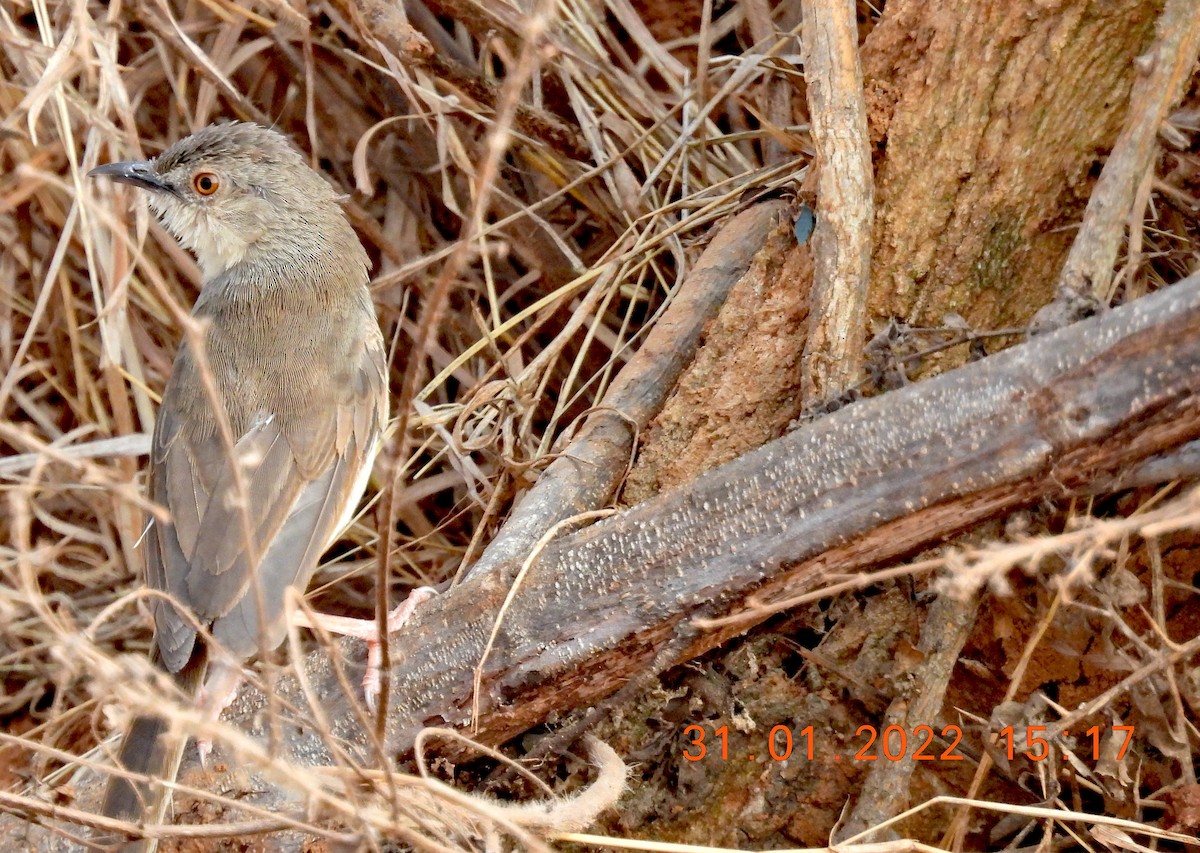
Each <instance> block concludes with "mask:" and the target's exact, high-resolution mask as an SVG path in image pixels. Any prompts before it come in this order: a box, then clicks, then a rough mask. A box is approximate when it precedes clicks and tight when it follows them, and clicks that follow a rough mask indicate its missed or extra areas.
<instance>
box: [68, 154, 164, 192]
mask: <svg viewBox="0 0 1200 853" xmlns="http://www.w3.org/2000/svg"><path fill="white" fill-rule="evenodd" d="M88 177H89V178H112V179H113V180H114V181H120V182H121V183H123V184H133V185H134V186H135V187H141V188H142V189H144V190H154V191H155V192H163V193H171V194H172V195H174V194H175V188H174V187H172V186H171V185H170V184H168V183H166V182H165V181H163V180H162V178H160V177H159V176H158V175H157V174H155V172H154V169H152V168H151V167H150V163H148V162H147V161H144V160H138V161H134V162H129V163H105V164H104V165H103V166H97V167H96V168H94V169H92V171H90V172H88Z"/></svg>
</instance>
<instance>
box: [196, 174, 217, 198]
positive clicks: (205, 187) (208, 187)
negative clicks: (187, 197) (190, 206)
mask: <svg viewBox="0 0 1200 853" xmlns="http://www.w3.org/2000/svg"><path fill="white" fill-rule="evenodd" d="M219 186H221V181H220V179H219V178H218V177H217V176H216V175H214V174H213V173H212V172H197V173H196V174H195V175H194V176H193V177H192V188H193V189H195V190H196V192H198V193H200V195H212V194H213V193H215V192H216V191H217V188H218V187H219Z"/></svg>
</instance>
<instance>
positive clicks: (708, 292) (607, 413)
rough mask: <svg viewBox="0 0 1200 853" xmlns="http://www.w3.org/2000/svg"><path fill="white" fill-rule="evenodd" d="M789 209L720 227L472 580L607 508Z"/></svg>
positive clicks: (761, 208) (751, 211)
mask: <svg viewBox="0 0 1200 853" xmlns="http://www.w3.org/2000/svg"><path fill="white" fill-rule="evenodd" d="M786 207H787V205H785V204H784V203H782V202H779V201H769V202H766V203H763V204H756V205H754V206H752V207H750V208H747V209H746V210H743V211H742V212H740V213H738V214H737V215H736V216H734V217H732V218H731V219H730V220H729V221H728V222H726V223H724V224H723V225H722V226H721V229H720V230H719V231H718V232H717V234H716V236H715V237H714V239H713V241H712V242H711V243H710V244H709V246H708V247H707V248H706V249H705V251H704V254H703V255H701V256H700V259H699V260H698V261H697V263H696V266H695V267H694V268H693V269H692V270H691V272H689V273H688V275H687V278H685V279H684V281H683V284H682V285H681V287H680V291H679V294H678V296H677V298H676V299H674V300H672V302H671V305H670V307H669V308H668V309H667V312H666V313H665V314H664V315H663V317H662V318H661V319H660V320H659V322H658V323H656V324H655V325H654V328H653V329H652V330H651V332H650V334H649V335H648V336H647V338H646V340H645V342H644V343H643V344H642V346H641V347H639V348H638V351H637V354H636V355H634V356H633V358H632V359H631V360H630V362H629V364H628V365H626V366H625V368H624V369H623V370H622V371H621V373H620V374H619V375H618V376H617V379H616V380H615V381H614V382H613V385H612V387H611V388H609V390H608V393H607V394H605V396H604V398H603V399H602V400H601V401H600V403H599V405H598V406H596V408H595V409H594V410H593V411H592V413H591V414H590V415H589V416H588V417H587V419H586V420H585V421H584V423H583V426H582V427H581V428H580V430H579V434H578V435H577V436H575V438H574V440H572V441H571V443H570V444H569V445H567V447H566V448H564V450H563V451H562V453H561V454H560V455H559V457H558V458H557V459H556V460H555V461H554V462H552V463H551V464H550V465H549V466H548V467H547V468H546V470H545V471H544V472H543V473H542V475H541V477H540V478H539V479H538V482H537V485H536V486H534V488H533V489H531V490H530V492H529V493H528V494H527V495H525V497H524V498H522V500H521V502H520V503H519V504H518V506H517V508H516V509H515V511H514V512H513V515H512V517H511V518H510V519H509V520H508V522H507V523H506V524H505V526H504V527H503V528H502V529H501V530H500V532H499V533H498V534H497V535H496V537H495V538H494V539H493V540H492V542H491V543H490V544H489V545H488V547H487V550H486V551H484V553H483V556H481V557H480V559H479V561H478V562H477V563H475V565H474V566H472V567H471V569H470V574H471V575H473V576H481V575H484V574H488V573H490V572H492V571H494V570H495V569H496V567H498V566H500V565H502V564H505V563H508V562H511V561H513V560H520V559H523V558H524V556H525V555H526V554H528V553H529V550H530V549H531V548H532V547H533V545H534V543H535V542H537V541H538V539H539V538H541V536H542V535H543V534H544V533H545V532H546V531H547V530H549V529H550V528H551V527H553V526H554V525H555V524H557V523H558V522H560V521H563V520H564V519H567V518H570V517H571V516H572V515H576V514H578V513H581V512H587V511H589V510H594V509H598V508H600V507H603V506H605V505H606V504H607V503H608V501H609V500H610V498H611V497H612V495H613V491H614V490H615V489H616V488H617V486H618V485H619V484H620V482H621V478H622V476H623V475H624V474H625V472H626V471H627V470H628V468H629V462H630V459H631V456H632V454H633V443H634V440H635V439H636V438H637V434H638V433H639V431H640V430H642V429H644V428H645V427H646V425H647V424H648V423H649V421H650V419H651V418H652V417H654V416H655V415H656V414H658V412H659V410H660V409H662V406H663V403H664V401H665V400H666V398H667V395H668V394H669V393H670V392H671V391H672V390H673V389H674V388H675V385H676V382H677V381H678V379H679V375H680V373H682V372H683V370H684V368H686V367H687V366H688V364H689V362H690V361H691V359H692V354H693V353H694V352H695V350H696V347H697V346H698V345H699V343H700V339H701V336H702V333H703V332H704V327H705V325H706V324H707V323H708V322H709V321H710V320H712V318H713V317H714V316H715V315H716V313H717V309H718V308H719V307H720V306H721V304H722V303H723V302H724V301H725V297H726V296H727V295H728V294H729V291H730V289H731V288H732V287H733V286H734V285H735V284H736V283H737V282H738V281H739V280H740V279H741V278H742V276H743V275H744V274H745V273H746V270H747V268H748V267H749V266H750V264H751V261H752V260H753V259H754V257H755V254H756V253H757V252H758V251H759V250H760V248H761V247H762V246H763V245H764V244H765V242H766V240H767V237H768V236H769V234H770V232H771V229H772V227H773V225H774V223H775V221H776V219H777V217H778V216H779V215H780V213H781V212H782V211H783V210H785V209H786Z"/></svg>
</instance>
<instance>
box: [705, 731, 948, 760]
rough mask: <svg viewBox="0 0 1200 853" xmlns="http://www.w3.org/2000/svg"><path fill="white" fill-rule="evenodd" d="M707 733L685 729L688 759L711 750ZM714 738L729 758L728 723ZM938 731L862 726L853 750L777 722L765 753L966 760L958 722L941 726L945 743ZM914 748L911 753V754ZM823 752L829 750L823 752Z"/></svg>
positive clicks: (773, 757) (718, 750)
mask: <svg viewBox="0 0 1200 853" xmlns="http://www.w3.org/2000/svg"><path fill="white" fill-rule="evenodd" d="M707 735H708V733H707V732H706V731H705V730H704V727H703V726H699V725H696V724H692V725H690V726H687V727H686V728H685V729H684V730H683V736H684V738H685V739H688V745H687V746H686V747H685V748H684V750H683V757H684V758H685V759H687V760H688V761H700V760H701V759H703V758H704V757H705V756H707V755H708V754H709V752H710V742H709V741H708V737H707ZM712 735H713V739H712V742H711V744H712V745H711V750H712V751H713V752H715V754H717V755H719V756H720V758H721V760H722V761H728V760H729V726H716V727H714V728H713V730H712ZM937 737H938V733H937V732H935V731H934V728H933V727H932V726H924V725H922V726H916V727H915V728H913V729H912V731H911V732H910V731H907V730H906V729H904V728H903V727H901V726H887V727H886V728H884V730H883V731H882V732H880V731H879V730H878V729H877V728H876V727H875V726H870V725H864V726H859V727H858V730H857V731H855V733H854V739H855V741H858V740H859V739H862V741H863V743H862V745H861V746H860V747H859V748H858V749H857V750H854V743H851V744H850V749H851V750H854V751H853V752H852V753H850V752H847V753H846V754H845V755H843V754H842V753H841V752H833V751H831V750H822V749H818V747H817V744H816V739H815V736H814V729H813V727H812V726H811V725H808V726H805V727H804V728H802V729H799V730H798V731H795V732H793V729H792V727H791V726H784V725H778V726H774V727H772V728H771V731H770V732H769V733H768V734H767V742H766V753H767V755H768V756H769V757H770V759H771V760H772V761H787V760H788V759H789V758H792V757H796V758H803V759H804V760H806V761H814V760H816V759H817V758H818V757H821V758H828V759H830V760H832V761H841V760H842V759H843V758H846V759H849V760H851V761H879V760H880V759H881V758H882V759H883V760H885V761H900V760H901V759H903V758H905V757H906V756H907V757H909V758H911V759H913V760H914V761H963V760H964V756H962V755H960V754H959V753H958V751H957V750H958V745H959V743H960V742H961V741H962V737H963V732H962V729H961V728H959V727H958V726H955V725H949V726H943V727H942V729H941V739H942V742H940V743H937V744H935V743H934V740H935V739H937ZM910 749H911V753H910ZM822 753H828V754H827V755H826V754H822ZM745 757H746V759H748V760H750V761H754V760H755V758H756V755H755V754H754V753H748V754H747V755H746V756H745Z"/></svg>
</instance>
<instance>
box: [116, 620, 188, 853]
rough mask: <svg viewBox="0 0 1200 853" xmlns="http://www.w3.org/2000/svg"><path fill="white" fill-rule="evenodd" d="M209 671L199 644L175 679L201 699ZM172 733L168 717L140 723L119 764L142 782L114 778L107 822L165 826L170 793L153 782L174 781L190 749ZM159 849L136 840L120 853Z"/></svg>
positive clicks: (151, 841) (152, 843)
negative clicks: (185, 749)
mask: <svg viewBox="0 0 1200 853" xmlns="http://www.w3.org/2000/svg"><path fill="white" fill-rule="evenodd" d="M153 660H154V662H155V663H156V664H157V663H158V662H159V661H158V654H157V651H156V652H155V654H154V655H153ZM207 669H208V655H207V652H206V650H205V647H204V643H202V642H197V643H196V650H195V651H194V652H193V653H192V657H191V660H189V661H188V662H187V664H186V665H185V666H184V667H183V669H181V670H180V671H179V672H178V673H176V674H175V675H174V678H175V681H176V683H177V684H178V685H179V689H180V690H182V691H183V693H184V694H185V695H187V696H191V697H195V696H196V695H197V694H198V693H199V691H200V685H201V683H202V682H203V681H204V674H205V671H206V670H207ZM169 729H170V726H169V725H168V723H167V721H166V719H165V718H163V717H136V718H135V719H134V721H133V725H131V726H130V727H129V731H127V732H126V733H125V737H124V739H123V740H122V742H121V753H120V756H119V757H118V759H117V762H118V766H119V767H121V768H122V769H123V770H126V771H128V772H129V773H135V774H137V775H138V778H136V779H130V778H126V777H125V776H117V775H115V774H114V775H112V776H110V777H109V779H108V785H107V787H106V788H105V789H104V806H103V807H102V809H101V813H102V814H103V815H104V816H105V817H110V818H115V819H117V820H125V821H129V822H130V823H133V824H138V825H153V824H159V823H162V820H163V816H164V815H165V814H166V810H167V806H168V805H169V803H170V799H171V798H170V793H169V790H168V789H167V788H165V787H164V786H163V785H161V784H152V782H151V780H155V781H164V782H168V783H169V782H174V781H175V777H176V775H178V773H179V762H180V761H181V760H182V758H183V748H184V747H185V746H186V745H187V738H185V737H172V736H171V735H170V734H169ZM157 846H158V841H157V839H152V838H144V839H138V840H135V841H131V842H129V844H128V845H127V846H125V847H122V848H120V849H121V850H122V851H123V853H134V851H139V853H153V851H154V850H155V848H156V847H157Z"/></svg>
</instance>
